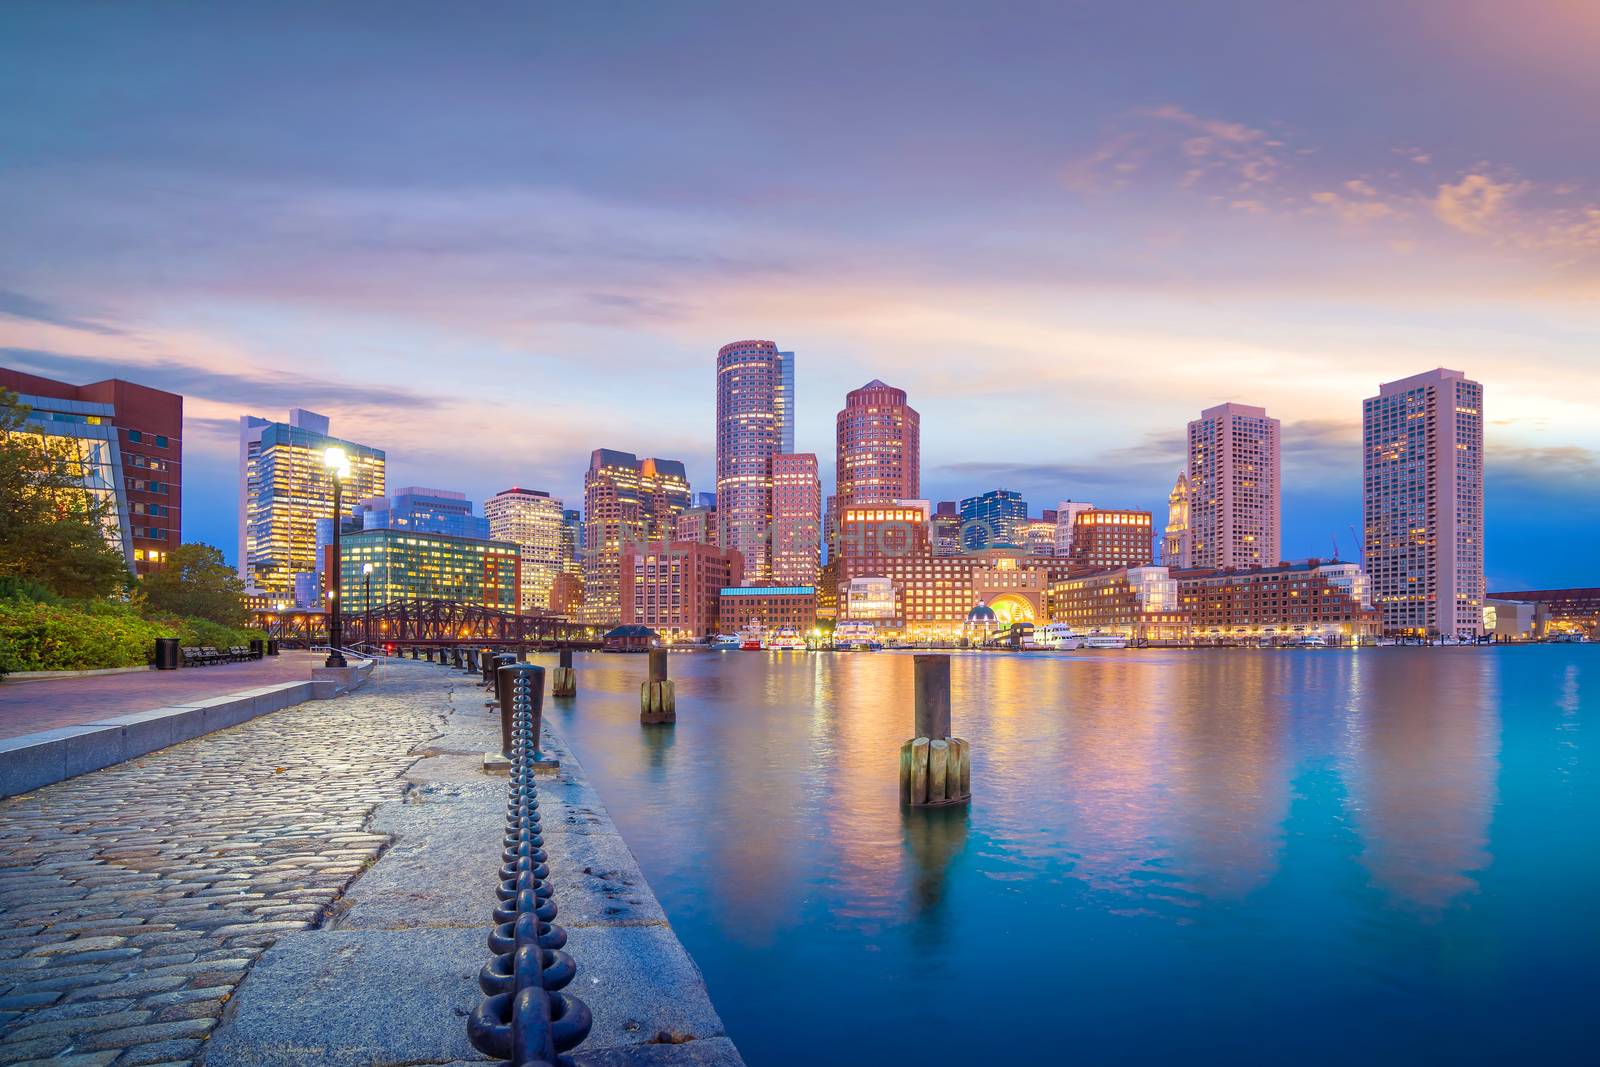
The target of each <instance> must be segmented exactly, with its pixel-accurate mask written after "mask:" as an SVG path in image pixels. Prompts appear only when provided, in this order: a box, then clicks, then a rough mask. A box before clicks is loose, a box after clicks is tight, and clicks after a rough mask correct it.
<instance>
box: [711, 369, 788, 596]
mask: <svg viewBox="0 0 1600 1067" xmlns="http://www.w3.org/2000/svg"><path fill="white" fill-rule="evenodd" d="M793 451H794V353H793V352H780V351H778V346H777V345H776V344H774V343H773V342H771V341H735V342H733V343H732V344H727V345H723V346H722V348H721V349H720V350H718V352H717V527H718V530H717V543H718V544H720V545H721V546H723V547H724V548H733V549H737V550H738V551H739V553H740V554H741V555H742V556H743V557H744V576H745V580H746V581H748V582H763V581H767V580H768V579H770V578H771V576H772V555H771V551H770V544H769V537H770V533H769V527H770V524H771V522H772V457H773V456H776V455H779V454H781V453H785V452H793Z"/></svg>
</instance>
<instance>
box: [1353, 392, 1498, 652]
mask: <svg viewBox="0 0 1600 1067" xmlns="http://www.w3.org/2000/svg"><path fill="white" fill-rule="evenodd" d="M1361 430H1362V447H1363V453H1364V455H1365V483H1364V497H1365V502H1366V509H1365V511H1366V564H1367V576H1368V581H1369V583H1370V586H1371V590H1372V600H1373V604H1374V606H1375V607H1377V608H1378V610H1379V611H1381V612H1382V613H1383V629H1384V632H1385V633H1388V634H1402V635H1416V636H1430V635H1437V636H1446V637H1471V636H1476V635H1478V634H1480V633H1482V632H1483V598H1484V586H1483V386H1482V385H1480V384H1478V383H1477V382H1474V381H1470V380H1469V379H1468V378H1467V376H1466V375H1465V374H1463V373H1462V372H1461V371H1456V370H1445V369H1443V368H1440V369H1438V370H1431V371H1426V372H1424V373H1422V374H1417V375H1414V376H1412V377H1410V378H1402V379H1401V380H1399V381H1397V382H1388V383H1385V384H1383V385H1380V386H1379V387H1378V395H1377V396H1374V397H1370V398H1368V399H1367V400H1365V401H1364V402H1363V403H1362V407H1361Z"/></svg>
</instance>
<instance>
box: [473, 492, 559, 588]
mask: <svg viewBox="0 0 1600 1067" xmlns="http://www.w3.org/2000/svg"><path fill="white" fill-rule="evenodd" d="M562 513H563V509H562V507H561V501H560V500H559V499H558V498H556V497H553V496H551V495H550V494H549V493H546V492H543V491H542V490H539V489H521V488H517V489H503V490H501V491H500V492H498V493H496V494H495V495H494V496H492V497H490V498H489V499H488V500H485V501H484V502H483V514H484V516H485V517H486V518H487V519H488V520H489V536H491V537H493V538H494V539H495V540H496V541H510V542H511V543H512V544H515V545H516V546H517V549H518V552H519V554H520V556H521V558H522V589H521V594H520V596H519V597H518V602H517V606H518V610H520V611H522V612H524V613H526V614H542V613H544V612H547V611H549V610H550V589H551V587H552V586H553V585H554V584H555V580H556V575H557V574H559V573H560V572H561V554H562V548H561V541H562V536H561V535H562Z"/></svg>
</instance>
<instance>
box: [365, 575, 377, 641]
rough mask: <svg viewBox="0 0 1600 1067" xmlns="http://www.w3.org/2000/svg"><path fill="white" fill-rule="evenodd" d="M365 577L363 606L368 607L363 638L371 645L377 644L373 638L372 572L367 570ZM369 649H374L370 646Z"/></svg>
mask: <svg viewBox="0 0 1600 1067" xmlns="http://www.w3.org/2000/svg"><path fill="white" fill-rule="evenodd" d="M363 577H364V578H365V579H366V583H367V589H366V592H365V593H363V594H362V595H361V606H362V607H363V608H364V609H366V615H365V617H364V618H363V619H362V621H361V639H362V640H363V641H365V642H366V643H367V644H369V645H375V644H376V643H377V642H375V641H373V640H372V572H371V571H367V573H366V574H365V575H363ZM367 651H368V652H371V651H372V650H371V649H370V648H369V649H368V650H367Z"/></svg>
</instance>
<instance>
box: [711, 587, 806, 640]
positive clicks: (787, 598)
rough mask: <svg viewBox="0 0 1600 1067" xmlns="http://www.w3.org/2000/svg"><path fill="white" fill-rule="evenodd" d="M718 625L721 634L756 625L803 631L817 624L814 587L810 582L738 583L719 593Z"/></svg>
mask: <svg viewBox="0 0 1600 1067" xmlns="http://www.w3.org/2000/svg"><path fill="white" fill-rule="evenodd" d="M717 619H718V623H717V625H718V626H720V627H721V632H723V633H738V632H739V631H740V630H747V629H751V628H753V627H759V628H761V629H763V630H767V631H769V632H770V631H772V630H779V629H784V628H790V629H794V630H798V631H800V633H801V634H805V633H806V632H807V631H809V630H811V629H812V627H814V626H816V625H817V590H816V587H815V586H810V585H740V586H729V587H727V588H724V589H723V590H722V592H721V595H720V598H719V602H718V608H717Z"/></svg>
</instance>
